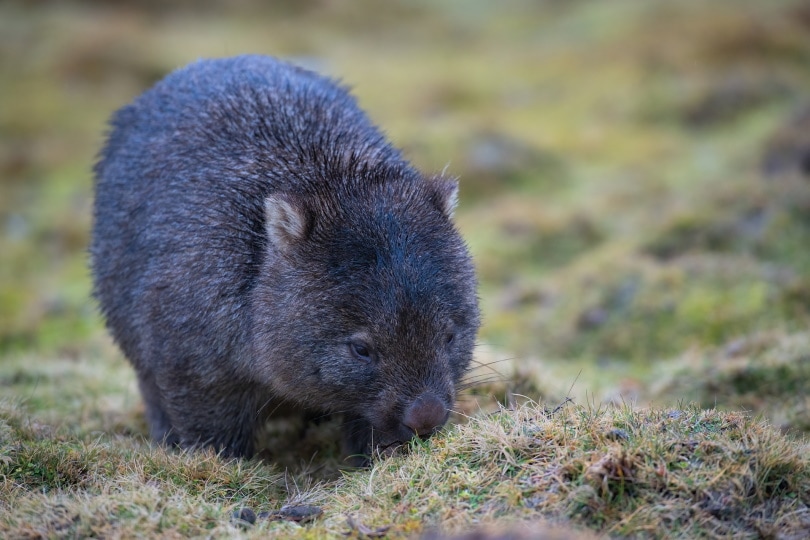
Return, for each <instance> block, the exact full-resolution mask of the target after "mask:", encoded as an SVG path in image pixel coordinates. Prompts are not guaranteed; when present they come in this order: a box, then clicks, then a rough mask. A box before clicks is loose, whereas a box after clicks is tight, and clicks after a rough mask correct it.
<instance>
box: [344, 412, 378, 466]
mask: <svg viewBox="0 0 810 540" xmlns="http://www.w3.org/2000/svg"><path fill="white" fill-rule="evenodd" d="M342 439H343V440H342V447H343V455H344V456H346V458H345V460H344V461H345V462H346V463H347V464H348V465H349V466H351V467H366V466H368V465H369V464H370V463H371V442H372V441H371V439H372V428H371V424H370V423H369V421H368V420H366V419H365V418H361V417H359V416H354V415H349V414H346V415H345V416H344V418H343V432H342Z"/></svg>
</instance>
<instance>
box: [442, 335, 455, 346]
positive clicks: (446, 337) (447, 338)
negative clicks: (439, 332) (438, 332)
mask: <svg viewBox="0 0 810 540" xmlns="http://www.w3.org/2000/svg"><path fill="white" fill-rule="evenodd" d="M455 340H456V335H455V334H454V333H453V332H448V333H446V334H445V335H444V342H445V343H446V344H447V345H450V344H451V343H453V342H454V341H455Z"/></svg>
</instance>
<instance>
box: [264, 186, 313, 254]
mask: <svg viewBox="0 0 810 540" xmlns="http://www.w3.org/2000/svg"><path fill="white" fill-rule="evenodd" d="M264 219H265V227H266V228H267V239H268V240H269V242H270V243H271V244H273V245H274V246H276V248H277V249H279V250H280V251H287V250H288V249H289V248H290V247H292V246H293V245H295V244H296V243H297V242H302V241H303V240H306V238H307V236H308V235H309V231H310V228H311V226H312V223H311V220H310V218H309V214H308V212H307V211H306V210H305V209H304V208H302V207H301V206H300V205H299V204H296V203H295V202H294V201H293V199H292V198H291V197H289V196H288V195H286V194H284V193H273V194H272V195H270V196H268V197H267V198H266V199H265V200H264Z"/></svg>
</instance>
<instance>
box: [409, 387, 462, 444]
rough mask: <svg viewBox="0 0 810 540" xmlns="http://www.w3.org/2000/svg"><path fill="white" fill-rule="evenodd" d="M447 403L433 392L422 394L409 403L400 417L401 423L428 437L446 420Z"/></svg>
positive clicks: (415, 432) (447, 413) (421, 435)
mask: <svg viewBox="0 0 810 540" xmlns="http://www.w3.org/2000/svg"><path fill="white" fill-rule="evenodd" d="M449 414H450V413H449V411H448V410H447V405H445V403H444V402H443V401H442V400H441V399H440V398H439V397H438V396H436V395H435V394H431V393H427V394H422V395H421V396H419V397H418V398H416V399H415V400H414V402H413V403H411V404H410V405H409V406H408V408H407V409H405V414H404V415H403V417H402V423H403V424H404V425H405V426H406V427H407V428H408V429H410V430H411V431H413V433H414V434H415V435H416V436H418V437H422V438H426V437H429V436H430V435H432V434H433V432H434V431H435V430H436V429H437V428H439V427H441V426H443V425H444V423H445V422H447V417H448V416H449Z"/></svg>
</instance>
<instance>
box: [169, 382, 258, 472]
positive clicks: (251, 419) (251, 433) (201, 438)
mask: <svg viewBox="0 0 810 540" xmlns="http://www.w3.org/2000/svg"><path fill="white" fill-rule="evenodd" d="M162 397H163V403H164V408H165V411H166V413H167V416H168V417H169V419H170V421H171V426H172V427H171V435H170V440H175V439H176V440H177V442H178V443H179V445H180V446H182V447H183V448H189V449H191V448H200V447H212V448H214V449H215V450H216V451H217V452H221V453H222V455H224V456H227V457H244V458H249V457H251V456H253V453H254V451H255V436H256V426H257V413H256V400H255V396H254V395H253V394H252V392H250V391H249V387H245V386H241V387H239V388H223V387H217V388H200V387H199V386H197V385H194V384H193V383H190V384H189V385H187V386H183V387H180V388H172V389H171V391H170V392H166V393H164V394H163V396H162Z"/></svg>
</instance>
